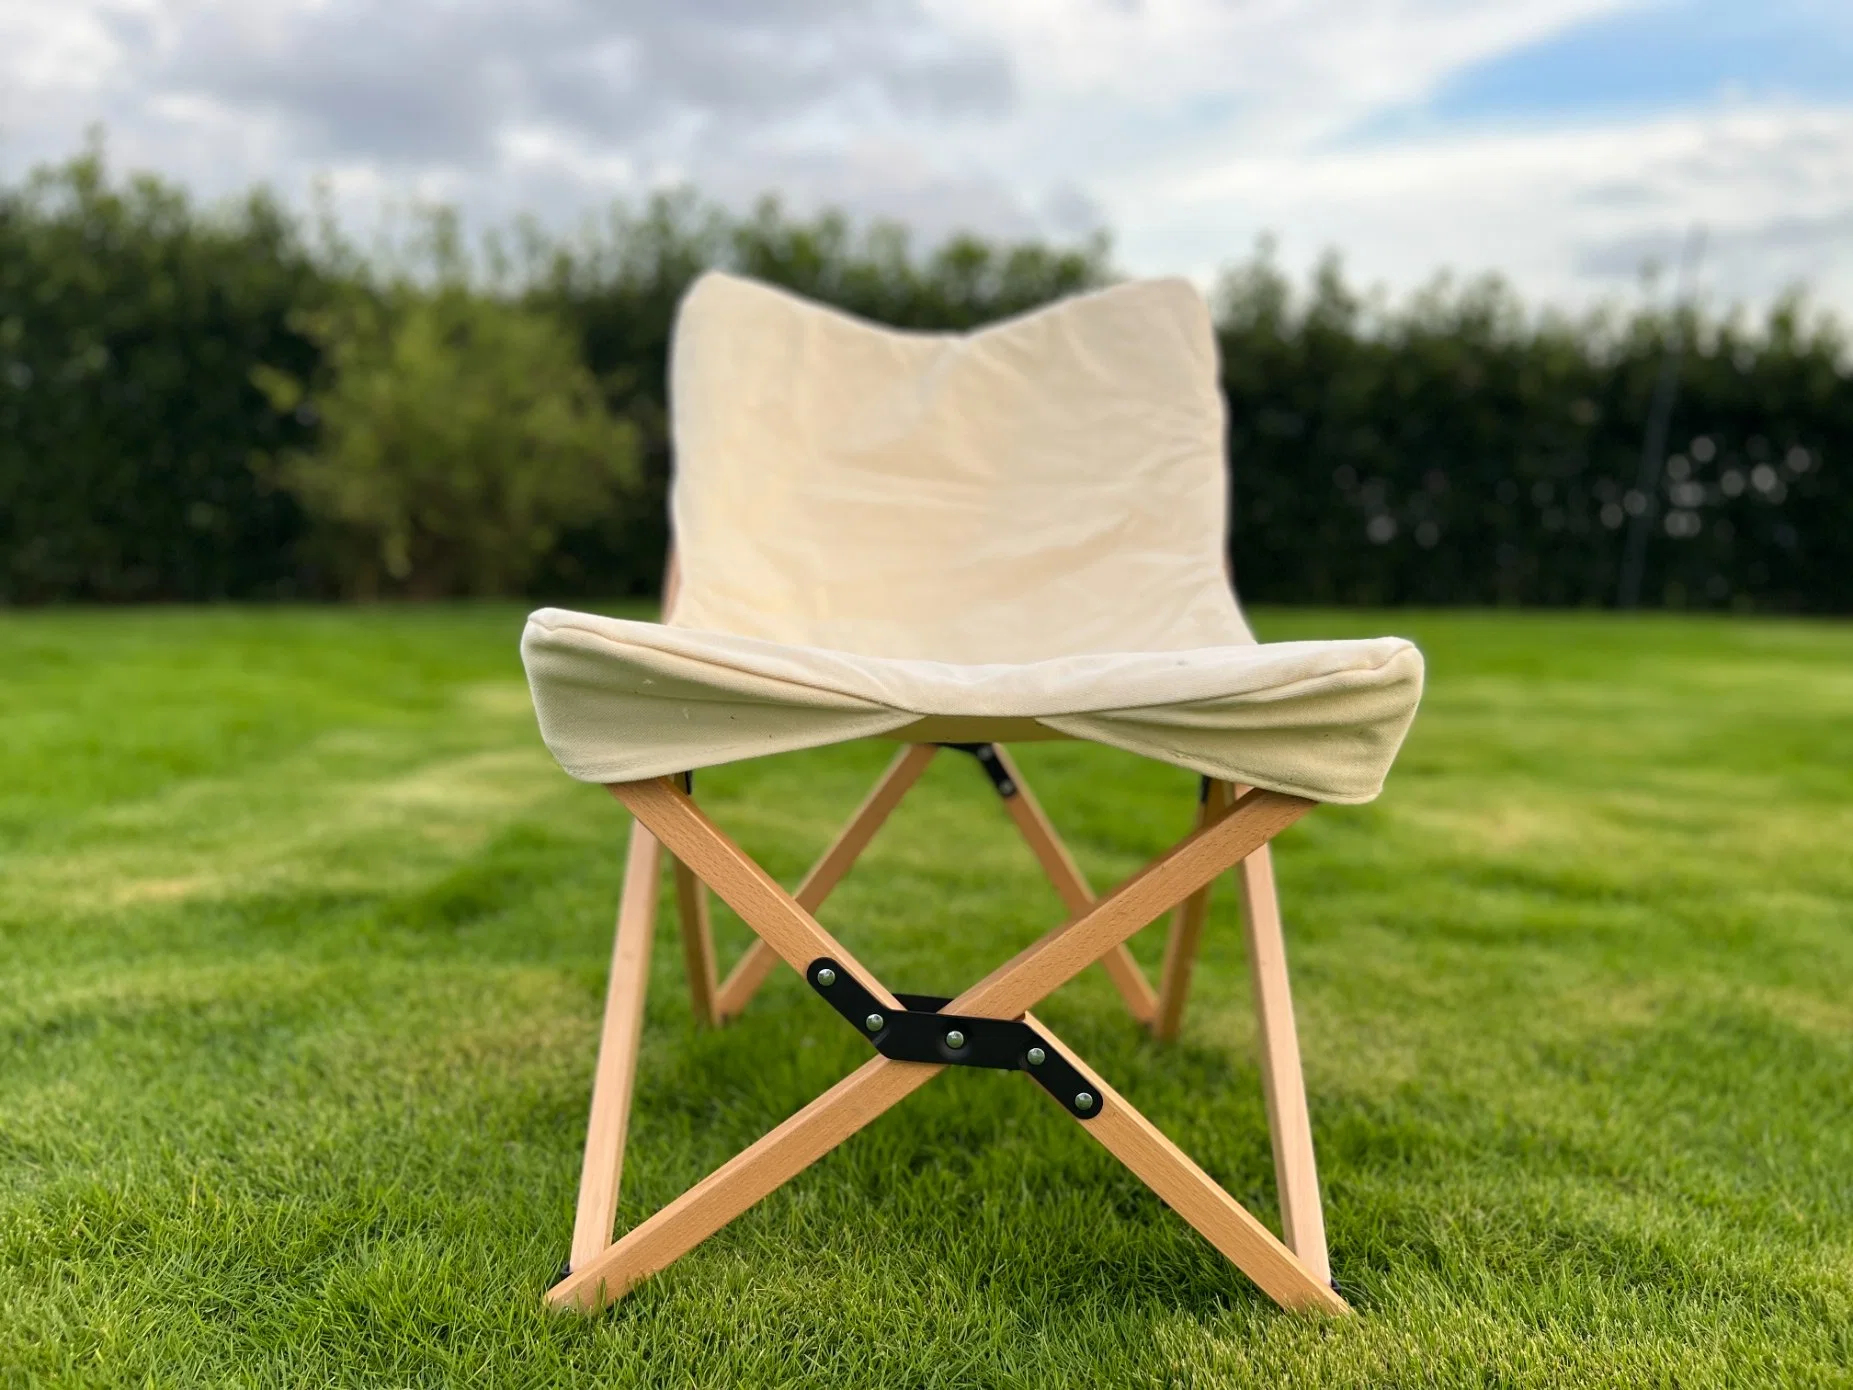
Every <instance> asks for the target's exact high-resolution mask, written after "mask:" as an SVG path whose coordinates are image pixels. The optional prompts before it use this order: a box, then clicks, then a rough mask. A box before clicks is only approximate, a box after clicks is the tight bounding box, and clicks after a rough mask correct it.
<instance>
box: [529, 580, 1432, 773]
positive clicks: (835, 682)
mask: <svg viewBox="0 0 1853 1390" xmlns="http://www.w3.org/2000/svg"><path fill="white" fill-rule="evenodd" d="M521 649H522V656H523V660H524V661H525V663H526V666H527V672H528V681H529V684H530V686H531V687H532V689H533V694H534V705H535V709H536V711H537V712H538V714H539V717H540V727H541V734H542V737H543V738H545V740H546V742H547V747H548V749H549V750H550V751H551V752H552V753H553V755H554V757H555V758H556V759H558V760H559V762H560V764H561V766H563V767H564V768H565V769H566V771H567V772H568V773H570V774H571V775H572V776H573V777H575V778H578V779H579V780H581V781H585V782H600V783H608V782H630V781H637V780H640V779H642V778H646V777H660V776H665V775H668V774H671V773H676V772H682V771H687V770H692V769H694V768H699V767H708V766H712V765H715V764H719V763H728V762H735V761H738V760H740V759H744V758H754V757H763V756H764V755H766V754H769V753H783V752H790V751H794V750H796V749H801V748H815V747H820V746H823V745H825V744H832V743H841V742H845V741H848V740H851V739H858V738H869V737H879V736H889V737H895V736H898V737H903V738H906V737H909V736H910V733H909V731H910V728H912V726H916V725H917V726H919V728H920V729H921V730H925V731H927V732H926V733H925V734H922V735H919V736H920V737H926V738H935V737H937V734H935V733H934V732H933V731H934V730H943V729H946V728H956V729H958V730H961V731H965V732H971V731H976V730H980V729H983V728H984V727H986V724H987V723H988V722H989V721H999V723H998V724H997V725H995V727H997V728H999V729H1003V730H1014V732H1011V733H1008V734H1005V733H1000V734H999V735H998V736H997V737H998V740H999V741H1003V740H1004V739H1006V738H1020V737H1021V734H1022V732H1023V731H1024V728H1025V724H1026V722H1027V723H1033V724H1034V725H1035V726H1038V727H1040V728H1043V729H1047V730H1048V731H1050V735H1052V736H1057V737H1062V736H1065V737H1071V738H1079V739H1087V740H1090V741H1092V742H1095V743H1102V744H1106V745H1109V746H1111V747H1114V748H1121V749H1124V750H1126V751H1128V752H1131V753H1138V754H1141V755H1143V756H1145V757H1149V758H1154V759H1157V760H1159V761H1161V762H1167V763H1171V764H1174V765H1176V766H1178V767H1183V768H1188V769H1190V770H1191V771H1193V772H1199V773H1202V774H1204V775H1206V776H1210V777H1216V778H1220V779H1223V780H1226V781H1232V782H1240V783H1244V784H1247V785H1249V786H1256V787H1264V788H1267V789H1269V790H1273V791H1281V792H1287V793H1289V794H1292V795H1295V796H1304V797H1309V798H1311V799H1313V800H1316V801H1328V802H1339V803H1347V804H1354V803H1358V802H1365V801H1369V800H1371V799H1372V798H1373V797H1375V796H1376V795H1377V793H1378V792H1379V791H1380V790H1381V789H1382V786H1383V779H1384V777H1385V775H1386V774H1387V773H1388V771H1389V768H1390V763H1391V761H1392V760H1393V759H1394V757H1395V756H1396V751H1397V749H1398V748H1399V747H1400V746H1401V744H1402V740H1403V736H1404V734H1405V733H1406V732H1407V731H1408V728H1409V724H1410V721H1411V720H1412V719H1413V718H1414V716H1415V709H1416V703H1417V701H1418V700H1419V698H1420V696H1421V691H1422V656H1421V653H1420V652H1418V651H1417V650H1416V648H1415V647H1414V646H1413V645H1412V644H1411V643H1409V642H1407V641H1404V640H1403V639H1401V638H1398V637H1379V638H1371V639H1368V640H1355V641H1331V642H1275V643H1262V644H1250V645H1242V646H1221V647H1202V648H1197V649H1193V650H1188V651H1143V652H1099V653H1089V654H1085V655H1077V656H1063V657H1056V658H1053V659H1049V660H1043V661H1034V662H1027V663H1022V664H1003V663H996V664H986V665H961V664H955V663H951V662H938V661H918V660H899V659H893V658H884V657H870V656H861V655H857V654H855V653H851V652H841V651H829V650H825V649H823V648H818V647H803V646H793V645H787V644H784V643H778V642H769V641H764V640H761V639H757V638H750V637H740V636H735V635H732V634H729V633H721V632H708V631H702V630H699V629H693V628H685V627H667V626H663V625H661V624H658V623H645V622H632V621H627V620H625V619H620V618H607V617H600V616H598V615H595V614H590V613H576V612H571V611H568V610H564V609H557V608H543V609H541V610H539V611H538V612H536V613H534V614H533V615H532V616H531V617H530V618H529V619H528V624H527V630H526V632H525V633H524V634H523V636H522V643H521ZM923 721H924V722H923ZM947 741H952V740H947ZM959 741H966V740H963V739H961V740H959ZM970 741H981V739H980V738H973V739H972V740H970Z"/></svg>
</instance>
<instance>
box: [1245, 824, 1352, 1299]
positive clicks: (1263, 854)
mask: <svg viewBox="0 0 1853 1390" xmlns="http://www.w3.org/2000/svg"><path fill="white" fill-rule="evenodd" d="M1236 878H1237V881H1238V882H1239V883H1240V885H1241V889H1242V922H1243V927H1244V930H1245V934H1246V936H1247V939H1248V970H1249V980H1250V983H1251V984H1252V985H1253V988H1254V994H1255V1021H1256V1025H1257V1027H1258V1030H1259V1033H1260V1052H1261V1085H1262V1088H1263V1091H1264V1093H1265V1095H1266V1097H1267V1111H1268V1132H1269V1134H1271V1135H1272V1136H1273V1139H1274V1178H1275V1182H1276V1183H1277V1184H1278V1186H1279V1190H1280V1224H1281V1228H1282V1230H1283V1231H1284V1232H1285V1233H1286V1237H1287V1244H1288V1245H1289V1246H1291V1247H1292V1248H1293V1252H1294V1253H1295V1254H1296V1255H1298V1256H1299V1257H1300V1260H1301V1261H1302V1262H1303V1263H1304V1264H1305V1265H1306V1267H1307V1268H1308V1269H1310V1270H1311V1271H1312V1272H1313V1273H1314V1274H1316V1275H1318V1276H1319V1277H1320V1278H1321V1279H1329V1278H1330V1277H1331V1272H1332V1267H1331V1261H1330V1258H1329V1256H1328V1255H1327V1253H1326V1245H1325V1213H1324V1211H1323V1209H1322V1207H1321V1204H1320V1201H1319V1166H1318V1164H1317V1162H1316V1161H1315V1160H1314V1157H1313V1126H1312V1115H1311V1112H1310V1111H1309V1110H1308V1108H1307V1104H1306V1080H1305V1077H1304V1075H1303V1074H1302V1072H1301V1069H1300V1039H1299V1033H1298V1030H1297V1029H1296V1028H1295V1026H1294V1019H1293V991H1292V987H1291V984H1290V982H1289V980H1288V977H1287V943H1286V937H1285V935H1284V934H1283V933H1282V931H1281V924H1280V895H1279V893H1278V892H1277V891H1276V889H1275V884H1274V858H1273V854H1272V852H1271V851H1270V850H1269V848H1268V846H1266V845H1262V846H1261V847H1260V848H1259V849H1257V850H1255V851H1254V853H1252V854H1250V855H1249V856H1248V857H1247V858H1246V859H1244V860H1243V861H1242V863H1241V865H1240V867H1239V868H1238V869H1237V871H1236Z"/></svg>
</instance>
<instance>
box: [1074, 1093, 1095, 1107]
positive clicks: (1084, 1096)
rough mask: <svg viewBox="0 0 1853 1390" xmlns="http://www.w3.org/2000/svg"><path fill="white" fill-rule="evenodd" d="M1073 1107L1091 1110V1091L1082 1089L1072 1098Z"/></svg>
mask: <svg viewBox="0 0 1853 1390" xmlns="http://www.w3.org/2000/svg"><path fill="white" fill-rule="evenodd" d="M1074 1108H1075V1109H1076V1110H1092V1109H1093V1108H1094V1096H1093V1092H1091V1091H1083V1092H1081V1094H1080V1095H1078V1096H1076V1097H1075V1098H1074Z"/></svg>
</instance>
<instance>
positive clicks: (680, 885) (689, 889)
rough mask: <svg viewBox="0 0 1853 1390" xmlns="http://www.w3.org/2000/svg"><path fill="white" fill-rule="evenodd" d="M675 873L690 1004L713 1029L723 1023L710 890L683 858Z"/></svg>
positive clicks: (698, 1016)
mask: <svg viewBox="0 0 1853 1390" xmlns="http://www.w3.org/2000/svg"><path fill="white" fill-rule="evenodd" d="M674 863H675V873H676V916H677V918H678V919H679V920H680V921H681V925H682V963H683V965H684V966H685V967H686V969H687V973H688V993H689V1002H690V1003H691V1004H692V1005H693V1006H694V1009H695V1019H696V1021H697V1022H698V1023H701V1024H703V1025H704V1026H706V1027H709V1028H712V1027H714V1026H715V1025H717V1024H718V1023H719V1022H720V1021H721V1015H720V1010H719V1008H718V1006H717V1005H716V1001H715V996H716V994H717V993H718V992H719V986H718V985H717V984H716V983H715V968H714V932H713V929H712V928H711V927H710V926H709V924H708V889H707V885H706V884H704V883H703V882H702V881H701V880H700V879H698V878H696V877H695V874H694V872H693V871H692V870H691V869H690V868H689V867H688V865H686V864H684V863H683V862H682V861H681V860H680V859H677V860H675V861H674Z"/></svg>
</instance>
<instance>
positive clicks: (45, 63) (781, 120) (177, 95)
mask: <svg viewBox="0 0 1853 1390" xmlns="http://www.w3.org/2000/svg"><path fill="white" fill-rule="evenodd" d="M99 125H100V126H101V127H102V128H103V129H104V131H105V132H106V138H107V141H108V146H109V149H110V152H111V158H112V161H113V162H115V163H117V164H118V165H121V166H128V167H135V168H149V169H155V170H158V171H160V172H162V173H164V174H167V175H170V176H172V177H173V178H176V179H178V180H180V181H182V182H184V183H186V184H187V185H189V186H190V187H192V188H194V189H195V190H196V191H198V192H199V193H201V194H203V195H206V196H217V195H221V194H227V193H233V192H237V191H240V190H242V189H244V188H246V187H248V186H249V185H250V184H252V183H255V182H264V183H267V184H269V185H271V186H272V187H273V188H275V189H277V190H278V191H279V192H281V193H282V194H283V195H284V196H285V197H286V198H290V199H292V200H296V201H300V202H303V203H306V202H307V200H308V198H309V196H310V193H311V190H312V189H313V188H314V187H315V185H316V182H317V180H322V181H325V184H326V187H327V188H328V189H329V190H331V192H332V196H333V197H334V199H335V202H336V205H337V206H338V207H339V208H340V209H341V210H342V212H343V215H344V216H345V217H346V218H347V219H349V220H350V222H352V223H353V224H354V225H355V226H356V227H357V228H364V227H365V226H367V225H368V224H370V223H373V222H377V220H378V218H379V217H380V215H381V213H382V211H383V210H384V209H386V208H388V207H391V206H396V205H403V204H405V203H406V202H408V201H412V200H430V199H437V200H444V201H449V202H453V203H455V204H457V205H459V206H460V207H461V208H463V209H464V211H465V213H466V214H467V215H468V217H469V218H470V219H471V221H472V222H473V223H474V224H476V225H478V226H481V225H488V224H493V223H496V222H500V221H503V220H506V219H507V218H509V217H510V216H512V215H514V214H516V213H518V212H530V213H533V214H536V215H538V216H539V217H540V218H541V219H542V220H543V222H545V223H548V224H551V225H553V226H554V227H556V228H561V229H564V228H568V227H570V226H571V225H573V223H574V222H575V221H576V220H578V219H580V218H582V217H584V216H586V215H587V214H588V213H592V212H595V211H597V210H599V209H601V208H603V207H604V206H606V205H608V204H609V202H610V201H611V200H612V199H614V198H624V199H630V200H636V199H638V198H640V197H642V196H644V195H646V194H648V193H649V192H650V191H652V190H655V189H658V188H662V187H667V186H678V185H688V186H693V187H694V188H696V189H698V190H700V191H701V192H703V193H705V194H707V195H709V196H711V197H714V198H717V199H719V200H721V201H723V202H725V203H727V204H730V205H733V206H736V207H744V206H746V205H748V204H750V203H751V202H752V201H753V200H755V199H756V198H757V197H759V196H760V195H761V194H764V193H768V192H771V193H776V194H778V195H780V196H781V197H782V198H783V200H784V201H785V203H786V204H787V205H788V206H789V207H791V208H792V209H794V210H796V211H800V212H806V211H812V210H815V209H818V208H821V207H824V206H836V207H841V208H843V209H845V210H847V211H849V212H850V213H851V214H852V215H855V216H858V217H861V218H876V217H880V218H889V219H896V220H900V221H902V222H905V223H907V224H909V225H910V226H911V227H913V228H914V229H915V231H916V235H917V236H918V237H919V238H920V239H921V240H922V241H926V242H931V241H933V240H936V239H938V238H939V237H942V236H944V235H946V234H948V233H950V232H952V231H955V230H973V231H977V232H980V233H983V234H986V235H991V236H1001V237H1010V238H1015V237H1040V238H1052V239H1057V240H1067V239H1073V238H1077V237H1081V236H1085V235H1087V234H1089V233H1091V232H1093V231H1095V230H1099V229H1104V230H1106V231H1107V232H1109V233H1110V234H1111V237H1112V244H1113V259H1114V262H1115V264H1116V265H1117V266H1118V267H1120V268H1122V269H1124V270H1126V271H1128V272H1131V273H1136V274H1170V273H1181V274H1186V275H1190V276H1192V277H1194V278H1196V279H1198V280H1199V281H1200V282H1203V283H1206V284H1207V283H1208V282H1210V281H1211V280H1212V279H1213V277H1214V276H1215V274H1216V273H1217V271H1218V269H1219V268H1220V267H1222V266H1224V265H1227V264H1229V263H1230V262H1232V261H1235V260H1239V259H1241V258H1243V257H1244V256H1246V255H1247V254H1248V253H1249V252H1250V251H1251V250H1252V249H1253V247H1254V246H1255V244H1256V242H1257V239H1258V238H1260V237H1262V236H1270V237H1272V238H1273V239H1274V241H1275V243H1276V245H1277V247H1278V252H1277V254H1278V257H1279V259H1280V261H1281V262H1282V264H1283V265H1284V266H1285V267H1287V268H1288V269H1290V270H1293V271H1296V272H1299V271H1303V270H1304V268H1305V267H1307V266H1308V265H1310V264H1311V263H1312V262H1313V260H1314V259H1315V258H1316V257H1317V256H1318V255H1319V254H1321V253H1322V252H1323V251H1325V250H1327V249H1335V250H1337V251H1339V252H1340V253H1341V254H1342V255H1343V257H1344V259H1345V262H1346V264H1347V267H1348V268H1349V271H1350V273H1351V275H1352V277H1353V278H1354V279H1355V280H1360V281H1362V282H1364V283H1367V284H1379V285H1381V286H1383V287H1384V288H1385V289H1386V290H1387V291H1388V292H1390V293H1392V294H1402V293H1407V292H1409V291H1410V290H1412V289H1413V288H1415V287H1417V286H1419V285H1420V284H1422V283H1424V282H1425V281H1427V280H1428V279H1429V278H1430V277H1431V276H1433V275H1434V274H1435V273H1436V272H1438V271H1440V270H1442V269H1444V268H1445V269H1449V270H1451V271H1453V272H1455V273H1457V274H1476V273H1480V272H1485V271H1496V272H1498V273H1500V274H1502V275H1504V276H1506V277H1507V278H1508V279H1509V280H1511V281H1512V282H1513V283H1514V284H1515V285H1516V286H1517V287H1518V289H1519V290H1520V292H1521V293H1523V294H1524V295H1525V296H1526V297H1527V298H1528V299H1529V300H1531V301H1532V302H1534V303H1551V304H1556V305H1560V306H1563V307H1566V308H1574V307H1579V306H1582V305H1586V304H1588V303H1591V302H1595V301H1600V300H1605V299H1620V300H1634V299H1638V298H1639V296H1641V295H1642V294H1643V293H1648V292H1653V293H1662V294H1664V293H1666V292H1667V283H1668V278H1669V277H1662V278H1661V280H1660V281H1659V282H1658V283H1659V288H1658V289H1657V290H1652V291H1650V290H1648V289H1646V288H1645V287H1644V286H1643V283H1642V279H1641V270H1642V266H1643V265H1644V264H1645V263H1647V262H1649V261H1657V262H1659V263H1661V264H1668V263H1671V262H1674V261H1676V260H1677V258H1678V256H1679V252H1680V247H1681V245H1682V243H1683V241H1684V239H1685V238H1686V237H1687V236H1688V234H1689V233H1690V231H1691V229H1692V228H1694V227H1695V226H1702V227H1703V228H1704V232H1705V239H1704V251H1703V258H1702V260H1701V262H1700V266H1699V277H1698V284H1699V286H1700V293H1701V294H1702V296H1703V297H1704V298H1705V299H1706V300H1707V301H1708V302H1710V303H1711V304H1712V305H1713V306H1715V307H1720V308H1722V307H1728V306H1729V305H1732V304H1740V303H1741V304H1744V305H1746V306H1749V307H1751V308H1752V309H1756V308H1759V307H1761V306H1762V305H1765V304H1767V302H1768V301H1769V300H1770V299H1771V298H1772V297H1773V296H1775V295H1777V294H1779V293H1780V292H1781V291H1783V290H1784V289H1785V288H1787V287H1789V286H1792V285H1796V284H1803V285H1806V286H1807V287H1808V288H1809V290H1810V292H1811V294H1812V295H1813V296H1814V297H1815V298H1816V299H1817V300H1818V301H1820V302H1822V303H1824V304H1826V305H1828V306H1830V307H1833V308H1835V309H1836V310H1837V311H1839V312H1841V313H1843V314H1853V0H1222V2H1217V3H1212V0H56V2H55V3H54V0H0V179H3V180H9V181H10V180H12V179H15V178H17V177H18V176H19V175H20V174H21V173H23V172H24V171H25V170H26V169H28V168H30V167H32V166H33V165H35V164H37V163H40V162H43V161H46V160H53V159H59V158H63V157H65V156H67V155H69V154H71V153H74V152H75V151H76V150H78V149H79V148H80V147H81V145H82V143H83V140H84V138H85V132H86V130H88V129H90V128H92V127H94V126H99Z"/></svg>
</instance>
